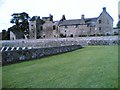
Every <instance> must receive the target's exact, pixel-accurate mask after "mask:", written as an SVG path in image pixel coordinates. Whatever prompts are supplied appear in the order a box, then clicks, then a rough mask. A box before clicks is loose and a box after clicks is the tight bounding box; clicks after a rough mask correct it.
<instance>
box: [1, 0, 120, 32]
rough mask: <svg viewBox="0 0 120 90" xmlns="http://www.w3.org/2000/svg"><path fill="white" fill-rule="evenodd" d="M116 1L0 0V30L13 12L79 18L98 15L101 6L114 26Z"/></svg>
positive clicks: (7, 26) (116, 14)
mask: <svg viewBox="0 0 120 90" xmlns="http://www.w3.org/2000/svg"><path fill="white" fill-rule="evenodd" d="M118 1H120V0H0V31H1V30H3V29H6V30H7V29H8V28H9V27H10V26H12V25H13V24H10V19H11V18H12V17H11V15H12V14H13V13H21V12H26V13H28V14H29V16H30V17H32V16H40V17H47V16H49V14H52V15H53V19H54V21H55V20H60V19H61V17H62V15H63V14H65V16H66V19H80V18H81V14H84V15H85V18H93V17H98V16H99V15H100V13H101V12H102V8H103V7H106V10H107V12H108V13H109V14H110V15H111V16H112V17H113V19H114V27H115V26H116V24H117V22H118Z"/></svg>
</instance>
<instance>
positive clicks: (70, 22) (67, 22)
mask: <svg viewBox="0 0 120 90" xmlns="http://www.w3.org/2000/svg"><path fill="white" fill-rule="evenodd" d="M81 21H82V20H81V19H71V20H64V21H60V23H59V26H65V25H80V22H81ZM96 21H97V18H86V19H85V23H86V24H88V23H91V22H96Z"/></svg>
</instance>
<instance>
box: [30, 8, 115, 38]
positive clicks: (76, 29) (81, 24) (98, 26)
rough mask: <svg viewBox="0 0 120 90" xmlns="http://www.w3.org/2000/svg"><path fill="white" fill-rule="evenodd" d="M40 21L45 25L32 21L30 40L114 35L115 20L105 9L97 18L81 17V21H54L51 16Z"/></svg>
mask: <svg viewBox="0 0 120 90" xmlns="http://www.w3.org/2000/svg"><path fill="white" fill-rule="evenodd" d="M52 18H53V16H52ZM39 20H40V21H42V22H43V23H41V22H38V19H34V20H31V21H30V23H29V24H30V26H29V28H30V29H29V30H30V37H31V38H30V39H38V38H58V37H61V36H63V37H82V36H97V35H113V18H112V17H111V16H110V15H109V14H108V12H107V11H106V8H105V7H104V8H103V11H102V13H101V14H100V15H99V16H98V17H95V18H85V16H84V15H81V19H71V20H66V19H61V20H59V21H53V20H52V19H51V15H50V16H49V17H43V18H42V19H40V18H39ZM31 25H33V27H31ZM41 29H42V30H41Z"/></svg>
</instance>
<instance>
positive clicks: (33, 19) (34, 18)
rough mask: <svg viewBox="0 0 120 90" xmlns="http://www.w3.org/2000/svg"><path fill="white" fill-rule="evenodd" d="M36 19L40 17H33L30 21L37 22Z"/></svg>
mask: <svg viewBox="0 0 120 90" xmlns="http://www.w3.org/2000/svg"><path fill="white" fill-rule="evenodd" d="M37 19H40V16H33V17H32V18H31V19H30V21H35V20H37Z"/></svg>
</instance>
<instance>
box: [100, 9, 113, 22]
mask: <svg viewBox="0 0 120 90" xmlns="http://www.w3.org/2000/svg"><path fill="white" fill-rule="evenodd" d="M103 12H105V13H106V14H107V15H108V16H109V17H110V18H111V19H112V20H114V19H113V18H112V17H111V16H110V14H109V13H108V12H107V11H104V10H103V11H102V12H101V14H100V15H99V16H98V18H99V17H100V16H101V15H102V13H103Z"/></svg>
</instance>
